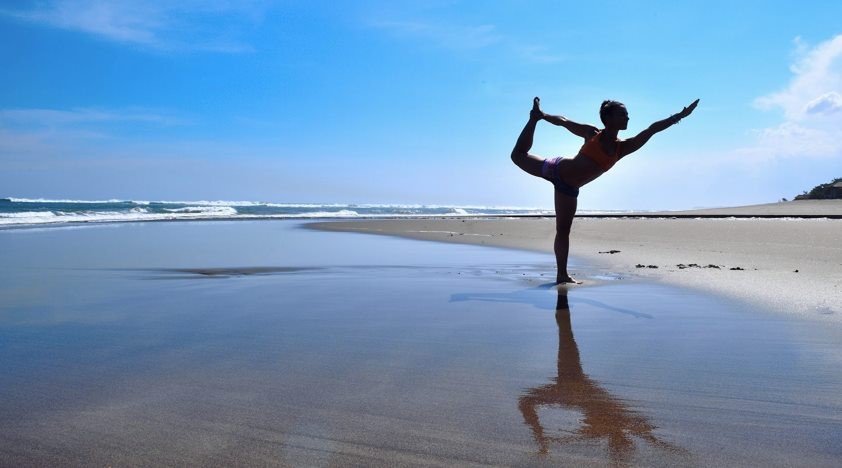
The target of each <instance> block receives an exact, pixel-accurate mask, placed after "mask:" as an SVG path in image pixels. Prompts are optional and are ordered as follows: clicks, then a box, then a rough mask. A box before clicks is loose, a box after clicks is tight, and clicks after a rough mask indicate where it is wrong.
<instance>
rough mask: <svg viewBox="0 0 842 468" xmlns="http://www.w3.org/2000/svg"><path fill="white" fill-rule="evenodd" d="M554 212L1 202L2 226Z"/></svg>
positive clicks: (536, 212) (233, 203)
mask: <svg viewBox="0 0 842 468" xmlns="http://www.w3.org/2000/svg"><path fill="white" fill-rule="evenodd" d="M553 214H554V212H553V210H550V209H546V208H522V207H489V206H450V205H401V204H317V203H271V202H260V201H207V200H201V201H142V200H48V199H40V198H39V199H31V198H12V197H9V198H0V228H2V227H12V226H14V227H26V226H43V225H54V224H67V223H72V224H76V223H115V222H132V221H160V220H187V219H189V220H207V219H275V218H279V219H293V218H302V219H307V218H329V219H330V218H378V217H385V218H411V217H424V216H523V215H553Z"/></svg>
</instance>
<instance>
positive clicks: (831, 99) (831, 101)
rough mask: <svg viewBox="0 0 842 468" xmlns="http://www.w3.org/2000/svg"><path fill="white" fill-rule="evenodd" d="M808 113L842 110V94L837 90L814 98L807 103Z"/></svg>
mask: <svg viewBox="0 0 842 468" xmlns="http://www.w3.org/2000/svg"><path fill="white" fill-rule="evenodd" d="M806 111H807V113H808V114H832V113H834V112H839V111H842V95H840V94H839V93H837V92H833V91H831V92H829V93H825V94H822V95H821V96H819V97H817V98H816V99H813V100H812V101H810V102H808V103H807V109H806Z"/></svg>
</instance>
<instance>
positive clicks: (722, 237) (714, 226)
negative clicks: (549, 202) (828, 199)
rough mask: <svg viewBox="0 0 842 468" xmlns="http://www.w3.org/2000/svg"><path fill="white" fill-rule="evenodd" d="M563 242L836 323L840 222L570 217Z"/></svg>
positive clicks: (452, 232)
mask: <svg viewBox="0 0 842 468" xmlns="http://www.w3.org/2000/svg"><path fill="white" fill-rule="evenodd" d="M305 227H306V228H309V229H318V230H328V231H344V232H357V233H366V234H378V235H389V236H399V237H405V238H411V239H417V240H427V241H438V242H452V243H463V244H473V245H487V246H493V247H503V248H514V249H520V250H530V251H538V252H545V253H549V254H552V245H553V238H554V235H555V221H554V219H552V218H498V219H486V218H474V217H462V218H457V219H451V218H437V219H433V218H430V219H393V220H352V221H344V220H343V221H338V220H337V221H327V222H312V223H308V224H306V225H305ZM570 236H571V243H570V244H571V245H570V256H571V258H572V259H581V260H582V261H584V262H586V264H587V265H589V267H590V268H586V270H587V269H590V270H597V271H600V272H603V273H605V274H609V275H617V276H619V277H627V278H628V277H631V278H643V279H653V280H656V281H659V282H664V283H666V284H672V285H676V286H681V287H687V288H691V289H695V290H701V291H706V292H710V293H714V294H718V295H724V296H726V297H730V298H733V299H737V300H741V301H746V302H749V303H754V304H757V305H760V306H762V307H765V308H767V309H770V310H772V311H775V312H778V313H781V314H783V315H786V316H790V317H793V316H794V317H798V318H807V319H811V320H820V321H825V322H836V323H842V309H840V307H839V304H838V297H839V296H840V294H842V276H840V275H839V272H840V271H842V221H839V220H835V219H796V218H793V219H777V218H768V217H765V218H764V217H756V218H753V219H740V218H713V219H711V218H696V217H694V218H692V219H686V218H684V219H682V218H678V219H668V218H657V219H649V218H634V217H623V218H616V217H615V218H586V217H578V216H577V218H574V222H573V228H572V231H571V235H570ZM612 251H613V252H614V253H609V252H612ZM577 273H579V274H580V275H581V274H582V271H581V270H580V271H576V269H575V268H574V270H573V272H572V274H573V276H574V277H575V276H576V274H577ZM585 274H586V275H587V274H592V272H586V273H585ZM586 278H587V277H586ZM586 278H580V279H586Z"/></svg>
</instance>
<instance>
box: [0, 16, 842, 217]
mask: <svg viewBox="0 0 842 468" xmlns="http://www.w3.org/2000/svg"><path fill="white" fill-rule="evenodd" d="M731 3H732V2H725V1H722V2H719V1H706V2H667V1H663V2H621V1H618V2H605V1H601V2H558V1H547V2H516V1H495V2H492V1H475V2H459V1H423V2H365V1H360V2H304V1H301V2H298V1H287V2H269V1H254V2H249V1H181V2H161V1H155V0H152V1H100V0H81V1H40V2H15V1H13V2H4V3H3V4H2V6H0V61H2V64H3V73H0V196H13V197H27V198H61V199H110V198H124V199H143V200H150V199H163V200H166V199H179V200H184V199H187V200H191V199H192V200H199V199H204V200H207V199H218V200H260V201H274V202H308V203H420V204H459V205H496V206H526V207H551V206H552V187H551V186H550V184H549V183H548V182H545V181H542V180H540V179H536V178H533V177H531V176H528V175H527V174H525V173H523V172H520V171H519V170H518V169H517V168H516V167H515V166H514V165H513V164H512V163H511V161H510V159H509V153H510V151H511V148H512V146H513V144H514V141H515V139H516V138H517V135H518V133H519V132H520V129H521V128H522V126H523V124H524V123H525V121H526V118H527V115H528V111H529V107H530V102H531V99H532V97H533V96H541V99H542V103H543V107H544V110H545V111H547V112H550V113H554V114H560V115H564V116H566V117H567V118H570V119H572V120H575V121H579V122H583V123H591V124H598V123H599V119H598V113H597V110H598V107H599V104H600V102H601V101H602V100H603V99H607V98H610V99H616V100H620V101H622V102H624V103H626V105H627V107H628V109H629V113H630V116H631V121H630V123H629V130H628V131H626V132H624V133H621V137H625V138H628V137H631V136H633V135H634V134H636V133H637V132H638V131H640V130H643V129H644V128H645V127H646V126H648V125H649V124H650V123H652V122H653V121H655V120H660V119H662V118H665V117H667V116H669V115H670V114H672V113H675V112H677V111H679V110H681V108H682V106H684V105H687V104H689V103H690V102H691V101H692V100H693V99H696V98H701V104H700V106H699V108H698V109H697V111H696V113H694V114H693V116H691V117H690V118H688V119H686V120H684V121H683V122H682V123H681V124H679V125H678V126H675V127H672V128H670V129H669V130H667V131H666V132H664V133H661V134H658V135H656V136H655V137H654V138H653V139H652V140H651V141H650V143H649V144H648V145H647V146H646V147H644V148H643V149H642V150H641V151H639V152H638V153H635V154H634V155H632V156H631V157H629V158H628V159H625V160H623V161H622V162H621V163H619V164H618V165H617V166H615V168H613V169H612V170H611V171H609V172H608V173H606V174H605V175H603V176H602V177H601V178H599V179H597V180H596V181H594V182H593V183H591V184H590V185H588V186H586V187H584V188H583V190H582V195H581V196H580V202H579V206H580V208H581V209H673V208H675V209H680V208H692V207H707V206H726V205H737V204H750V203H763V202H772V201H776V200H779V199H780V198H781V197H787V198H791V197H792V196H794V195H796V194H798V193H800V192H802V191H803V190H807V189H810V188H812V187H813V186H814V185H816V184H819V183H822V182H827V181H829V180H831V179H832V178H834V177H840V176H842V26H840V24H841V23H840V22H839V21H838V19H839V18H840V17H842V2H838V1H813V2H803V3H801V2H795V1H792V2H775V1H762V2H761V1H756V2H755V1H746V2H734V3H737V4H738V5H731ZM581 143H582V142H581V140H580V139H578V138H577V137H575V136H573V135H571V134H569V133H567V132H566V131H565V130H563V129H561V128H558V127H552V126H550V125H549V124H546V123H542V124H541V126H539V129H538V132H537V134H536V143H535V147H534V148H533V152H534V153H537V154H541V155H545V156H573V155H574V154H575V153H576V151H577V150H578V148H579V146H580V145H581Z"/></svg>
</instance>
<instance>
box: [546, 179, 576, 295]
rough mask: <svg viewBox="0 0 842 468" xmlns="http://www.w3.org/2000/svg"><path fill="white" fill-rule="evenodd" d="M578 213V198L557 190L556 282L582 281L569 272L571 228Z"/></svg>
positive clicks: (554, 246) (554, 245)
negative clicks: (572, 276) (568, 257)
mask: <svg viewBox="0 0 842 468" xmlns="http://www.w3.org/2000/svg"><path fill="white" fill-rule="evenodd" d="M575 215H576V198H575V197H571V196H569V195H565V194H563V193H561V192H559V191H556V192H555V242H554V243H553V250H554V251H555V261H556V268H557V271H558V273H557V274H556V283H580V282H579V281H576V280H574V279H573V278H571V277H570V275H569V274H568V273H567V256H568V253H569V252H570V228H571V226H573V217H574V216H575Z"/></svg>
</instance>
